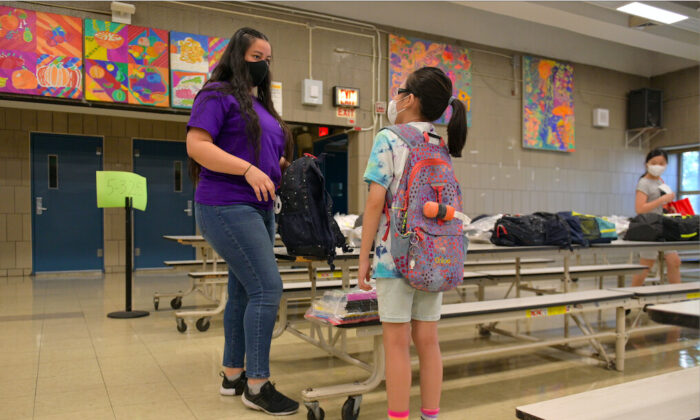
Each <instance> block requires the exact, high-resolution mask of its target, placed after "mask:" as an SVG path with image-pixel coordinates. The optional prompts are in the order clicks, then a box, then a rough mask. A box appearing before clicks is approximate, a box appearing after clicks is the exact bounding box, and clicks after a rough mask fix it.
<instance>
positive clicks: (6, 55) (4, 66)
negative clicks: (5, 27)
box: [0, 49, 38, 95]
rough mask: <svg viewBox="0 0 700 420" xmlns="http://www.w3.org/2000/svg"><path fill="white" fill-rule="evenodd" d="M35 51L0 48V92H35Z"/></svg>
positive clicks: (36, 84) (33, 93)
mask: <svg viewBox="0 0 700 420" xmlns="http://www.w3.org/2000/svg"><path fill="white" fill-rule="evenodd" d="M37 87H38V82H37V79H36V53H33V52H24V51H10V50H2V49H0V92H10V93H22V94H25V95H36V94H37Z"/></svg>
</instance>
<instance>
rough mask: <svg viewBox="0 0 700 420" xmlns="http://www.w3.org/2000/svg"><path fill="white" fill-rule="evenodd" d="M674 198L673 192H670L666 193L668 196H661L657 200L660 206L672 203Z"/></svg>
mask: <svg viewBox="0 0 700 420" xmlns="http://www.w3.org/2000/svg"><path fill="white" fill-rule="evenodd" d="M675 198H676V194H675V193H674V192H673V191H671V192H670V193H668V194H664V195H662V196H661V197H660V198H659V200H661V203H662V204H668V203H670V202H671V201H673V200H674V199H675Z"/></svg>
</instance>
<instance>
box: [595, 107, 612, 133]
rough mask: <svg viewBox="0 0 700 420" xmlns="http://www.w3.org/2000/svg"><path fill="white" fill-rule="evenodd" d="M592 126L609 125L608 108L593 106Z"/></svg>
mask: <svg viewBox="0 0 700 420" xmlns="http://www.w3.org/2000/svg"><path fill="white" fill-rule="evenodd" d="M593 127H599V128H604V127H610V110H608V109H605V108H595V109H594V110H593Z"/></svg>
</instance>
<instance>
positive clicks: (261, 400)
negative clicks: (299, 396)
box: [241, 381, 299, 416]
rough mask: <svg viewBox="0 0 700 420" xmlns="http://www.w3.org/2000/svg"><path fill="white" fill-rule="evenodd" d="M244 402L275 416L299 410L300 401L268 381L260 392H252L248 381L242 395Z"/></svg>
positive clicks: (249, 406)
mask: <svg viewBox="0 0 700 420" xmlns="http://www.w3.org/2000/svg"><path fill="white" fill-rule="evenodd" d="M241 401H243V404H244V405H245V406H246V407H248V408H252V409H253V410H260V411H263V412H265V413H267V414H270V415H273V416H288V415H290V414H294V413H296V412H297V411H299V403H298V402H296V401H294V400H292V399H290V398H287V397H286V396H285V395H284V394H282V393H281V392H279V391H277V390H276V389H275V386H274V385H273V384H272V382H270V381H267V382H265V385H263V386H262V389H260V393H259V394H255V395H253V394H251V393H250V389H249V388H248V383H247V382H246V386H245V391H243V396H242V397H241Z"/></svg>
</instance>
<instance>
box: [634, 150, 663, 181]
mask: <svg viewBox="0 0 700 420" xmlns="http://www.w3.org/2000/svg"><path fill="white" fill-rule="evenodd" d="M657 156H663V157H664V159H665V160H666V163H668V153H666V151H665V150H664V149H658V148H657V149H654V150H652V151H651V152H649V153H647V158H646V160H645V161H644V163H649V161H650V160H652V159H654V158H655V157H657ZM646 174H647V171H644V173H643V174H642V176H640V177H639V179H642V178H644V177H645V176H646Z"/></svg>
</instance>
